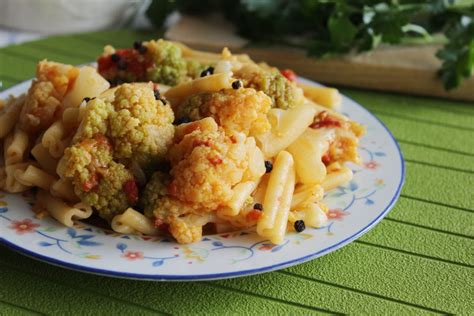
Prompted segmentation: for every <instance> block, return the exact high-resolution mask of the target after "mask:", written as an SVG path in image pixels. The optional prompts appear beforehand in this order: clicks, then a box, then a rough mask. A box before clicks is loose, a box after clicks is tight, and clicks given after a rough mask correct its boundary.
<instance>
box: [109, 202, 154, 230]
mask: <svg viewBox="0 0 474 316" xmlns="http://www.w3.org/2000/svg"><path fill="white" fill-rule="evenodd" d="M111 227H112V229H113V230H114V231H116V232H118V233H122V234H131V233H136V232H138V233H141V234H144V235H157V234H158V233H159V231H158V229H157V228H156V227H155V226H154V225H153V222H152V221H151V220H150V219H149V218H148V217H146V216H145V215H143V214H142V213H139V212H137V211H135V210H134V209H133V208H128V209H127V210H126V211H125V212H124V213H123V214H120V215H116V216H114V218H113V219H112V223H111Z"/></svg>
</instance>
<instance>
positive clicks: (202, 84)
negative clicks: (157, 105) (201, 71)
mask: <svg viewBox="0 0 474 316" xmlns="http://www.w3.org/2000/svg"><path fill="white" fill-rule="evenodd" d="M231 84H232V73H230V72H228V73H220V74H215V75H210V76H206V77H203V78H198V79H195V80H191V81H188V82H185V83H182V84H180V85H177V86H175V87H172V88H170V89H169V90H168V91H166V92H165V93H164V95H165V97H166V98H168V99H170V101H171V104H173V105H175V104H178V103H179V102H180V101H181V100H184V99H186V98H188V97H189V96H191V95H193V94H196V93H203V92H216V91H219V90H222V89H230V88H231Z"/></svg>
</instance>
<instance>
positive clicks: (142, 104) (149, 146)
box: [107, 84, 174, 168]
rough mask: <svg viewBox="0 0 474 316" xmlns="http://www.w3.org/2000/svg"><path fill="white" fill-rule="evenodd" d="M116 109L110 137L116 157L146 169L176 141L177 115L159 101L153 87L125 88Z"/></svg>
mask: <svg viewBox="0 0 474 316" xmlns="http://www.w3.org/2000/svg"><path fill="white" fill-rule="evenodd" d="M113 107H114V111H112V112H111V113H110V115H109V118H108V121H109V130H108V132H107V136H109V137H110V138H111V139H112V140H113V144H114V157H115V158H117V159H119V160H123V159H125V160H131V159H133V160H134V161H136V162H138V164H139V165H140V166H141V167H144V168H146V167H147V166H149V165H150V163H152V162H155V161H157V160H160V159H162V158H163V157H164V155H165V154H166V152H167V149H168V146H169V145H170V143H171V141H172V139H173V135H174V126H173V124H172V123H173V120H174V114H173V111H172V110H171V107H170V106H169V105H165V104H163V101H157V100H156V99H155V96H154V94H153V90H152V89H151V85H150V86H140V85H131V84H123V85H121V86H120V87H119V88H118V89H117V91H116V92H115V100H114V101H113Z"/></svg>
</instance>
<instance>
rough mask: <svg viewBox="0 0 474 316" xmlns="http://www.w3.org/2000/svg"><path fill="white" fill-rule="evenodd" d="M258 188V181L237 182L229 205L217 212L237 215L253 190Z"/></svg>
mask: <svg viewBox="0 0 474 316" xmlns="http://www.w3.org/2000/svg"><path fill="white" fill-rule="evenodd" d="M256 188H257V182H254V181H247V182H241V183H239V184H237V185H236V186H235V187H234V188H233V189H232V191H233V195H232V198H231V200H230V201H229V203H228V204H227V207H223V208H220V209H219V210H218V211H217V212H218V213H221V214H223V215H228V216H235V215H237V214H239V212H240V210H241V209H242V208H243V207H244V205H245V202H246V201H247V200H248V199H249V198H250V195H251V194H252V192H253V191H254V190H255V189H256Z"/></svg>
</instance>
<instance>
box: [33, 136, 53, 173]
mask: <svg viewBox="0 0 474 316" xmlns="http://www.w3.org/2000/svg"><path fill="white" fill-rule="evenodd" d="M31 155H32V156H33V157H34V158H35V159H36V161H37V162H38V164H39V165H40V166H41V168H43V169H44V170H46V171H47V172H48V173H50V174H55V173H56V166H57V164H58V160H57V159H56V158H53V156H51V154H50V153H49V151H48V150H47V149H46V148H44V146H43V144H41V143H38V144H36V145H35V147H33V149H32V150H31Z"/></svg>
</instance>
